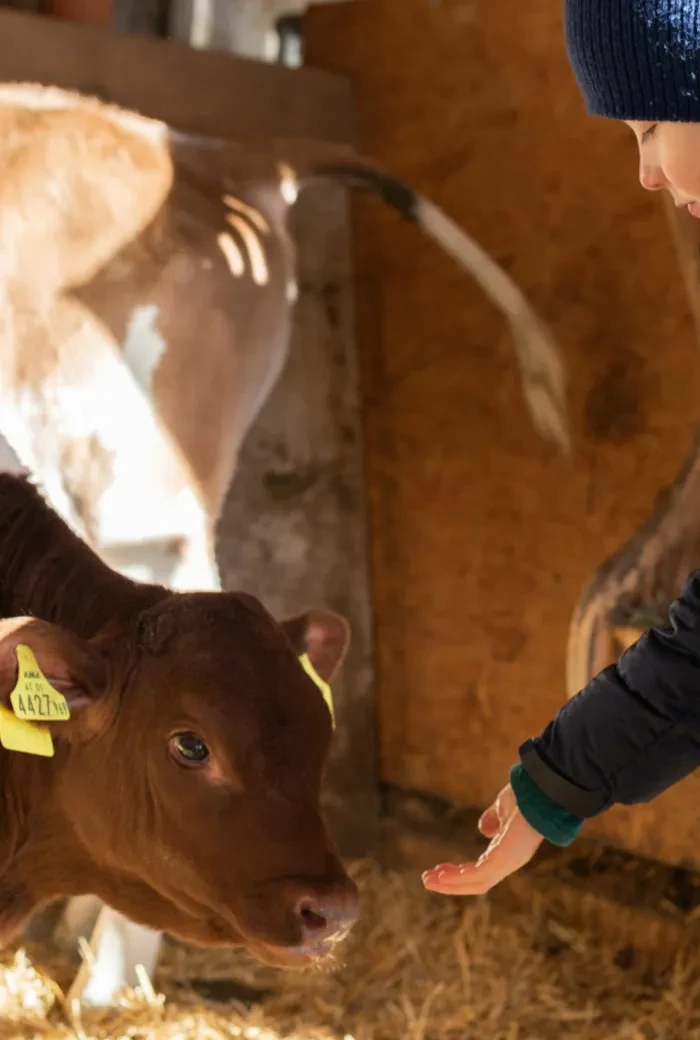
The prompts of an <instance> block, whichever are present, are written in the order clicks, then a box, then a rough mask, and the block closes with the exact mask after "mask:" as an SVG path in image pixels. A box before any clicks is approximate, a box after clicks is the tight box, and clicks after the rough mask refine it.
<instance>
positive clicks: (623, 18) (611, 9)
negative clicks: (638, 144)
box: [564, 0, 700, 123]
mask: <svg viewBox="0 0 700 1040" xmlns="http://www.w3.org/2000/svg"><path fill="white" fill-rule="evenodd" d="M564 5H565V6H564V28H565V33H566V46H567V49H568V51H569V59H570V61H571V65H572V67H573V70H574V74H575V76H576V79H577V80H578V83H579V86H580V88H581V91H582V92H583V96H584V99H585V101H586V107H587V109H588V111H589V112H590V113H591V115H595V116H607V117H608V118H610V119H636V120H640V121H645V122H647V121H655V120H659V121H668V122H676V123H700V0H564Z"/></svg>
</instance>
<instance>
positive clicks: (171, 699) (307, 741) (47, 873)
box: [0, 475, 357, 964]
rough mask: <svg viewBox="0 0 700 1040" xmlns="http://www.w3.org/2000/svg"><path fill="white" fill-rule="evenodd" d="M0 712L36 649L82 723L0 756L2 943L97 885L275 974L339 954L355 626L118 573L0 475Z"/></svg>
mask: <svg viewBox="0 0 700 1040" xmlns="http://www.w3.org/2000/svg"><path fill="white" fill-rule="evenodd" d="M0 575H2V580H1V581H0V617H1V618H3V619H5V620H2V621H0V704H2V705H3V706H4V707H6V708H9V707H10V701H9V696H10V693H11V691H12V690H13V688H14V686H15V683H16V681H17V672H18V669H17V659H16V650H15V648H16V646H17V644H18V643H23V644H27V645H29V646H30V647H31V649H32V650H33V651H34V653H35V655H36V658H37V661H38V663H39V666H40V668H41V670H42V671H43V673H44V675H45V676H46V678H47V679H48V680H49V682H50V683H51V684H52V686H53V687H54V688H56V689H57V690H59V691H60V692H61V693H63V695H64V696H65V697H66V699H67V701H68V704H69V707H70V712H71V718H70V720H69V721H65V720H61V721H57V722H51V723H49V728H50V730H51V732H52V735H53V739H54V742H55V756H54V757H53V758H38V757H34V756H32V755H25V754H22V753H17V752H11V751H6V750H4V749H0V801H1V803H2V804H1V813H2V819H3V830H2V837H0V865H1V866H0V939H2V940H3V941H7V940H8V939H9V938H10V937H11V936H12V935H13V934H14V933H16V932H17V931H18V929H20V928H21V927H22V925H23V924H24V922H25V921H26V920H27V919H28V918H29V916H30V915H31V914H32V913H33V912H34V911H35V910H36V909H37V908H38V907H40V906H41V905H43V904H45V903H46V902H47V901H49V900H52V899H54V898H56V897H60V896H73V895H80V894H82V893H86V892H90V893H95V894H97V895H98V896H99V897H100V898H101V899H102V900H104V901H105V902H106V903H108V904H109V905H111V906H113V907H115V908H116V909H118V910H119V911H121V912H122V913H124V914H125V915H126V916H127V917H129V918H130V919H132V920H135V921H137V922H140V923H142V924H144V925H147V926H149V927H151V928H155V929H160V930H166V931H168V932H171V933H173V934H174V935H177V936H181V937H182V938H184V939H187V940H189V941H192V942H195V943H202V944H227V945H228V944H241V943H242V944H245V945H246V946H248V947H249V948H250V949H251V950H252V951H253V952H254V953H255V954H257V955H258V956H259V957H262V958H264V959H265V960H267V961H270V962H273V963H276V964H298V963H304V962H305V961H308V960H309V959H312V958H314V957H317V956H319V955H322V954H324V953H325V952H327V951H329V950H330V949H331V948H332V947H333V945H334V944H335V943H336V942H338V941H339V940H340V939H341V938H342V937H343V936H344V935H345V934H346V933H347V931H348V929H349V928H350V926H351V925H352V923H353V921H354V918H355V916H356V907H357V900H356V891H355V888H354V885H353V884H352V882H351V881H350V880H349V878H348V876H347V874H346V872H345V870H344V868H343V866H342V864H341V862H340V860H339V858H338V856H337V854H336V851H335V850H334V848H333V846H332V844H331V842H330V839H329V837H328V835H327V832H326V830H325V827H324V824H323V822H322V819H321V814H320V808H319V798H320V786H321V778H322V773H323V768H324V763H325V760H326V755H327V752H328V747H329V742H330V737H331V718H330V713H329V711H328V708H327V706H326V704H325V702H324V700H323V697H322V696H321V694H320V693H319V690H318V688H317V687H316V685H315V684H314V682H312V681H311V680H310V679H309V678H308V676H307V675H306V673H305V671H304V669H303V668H302V667H301V665H300V664H299V661H298V657H299V656H300V655H301V654H302V653H305V652H308V654H309V656H310V658H311V660H312V662H313V664H314V667H315V668H316V670H317V672H318V674H319V675H320V676H321V677H322V678H325V679H326V680H328V681H330V680H331V679H332V678H333V676H334V675H335V674H336V672H337V670H338V668H339V667H340V664H341V662H342V660H343V657H344V655H345V652H346V649H347V645H348V638H349V637H348V628H347V624H346V622H345V621H344V620H343V619H342V618H339V617H338V616H336V615H334V614H329V613H325V612H322V611H317V612H312V613H309V614H306V615H303V616H300V617H297V618H294V619H292V620H289V621H285V622H283V623H282V624H277V623H276V622H275V621H274V620H273V619H272V618H271V617H270V616H269V615H268V614H267V613H266V611H265V610H264V609H263V608H262V607H261V606H260V604H259V603H257V602H256V601H255V600H253V599H252V598H250V597H248V596H245V595H241V594H235V593H216V592H214V593H191V594H188V593H171V592H168V591H166V590H165V589H163V588H160V587H158V586H155V585H143V584H138V583H134V582H131V581H130V580H129V579H127V578H125V577H122V576H121V575H118V574H116V573H115V572H113V571H111V570H110V569H109V568H108V567H107V566H105V565H104V564H103V563H102V562H101V561H100V560H99V559H98V558H97V557H96V556H95V555H94V554H93V552H92V551H91V550H90V549H89V548H88V547H87V546H86V545H85V544H84V543H82V542H81V541H80V540H79V539H78V538H77V537H76V536H75V535H74V534H73V533H72V532H71V531H70V530H69V529H68V527H67V526H66V525H65V524H64V523H63V521H62V520H61V519H60V518H58V517H57V516H56V514H55V513H54V512H53V511H52V510H51V509H50V508H49V507H48V506H47V505H46V504H45V502H44V501H43V499H42V498H41V496H40V495H39V493H38V492H37V491H36V489H35V488H34V487H33V486H32V485H31V484H30V483H28V482H27V481H26V480H25V479H23V478H20V477H16V476H12V475H2V476H0Z"/></svg>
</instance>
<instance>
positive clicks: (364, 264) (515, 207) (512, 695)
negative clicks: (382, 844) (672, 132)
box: [306, 0, 700, 864]
mask: <svg viewBox="0 0 700 1040" xmlns="http://www.w3.org/2000/svg"><path fill="white" fill-rule="evenodd" d="M560 7H561V4H560V0H539V2H538V3H535V4H525V3H522V0H499V2H498V3H493V2H490V3H487V2H484V0H435V2H428V0H401V2H397V0H371V2H370V0H359V2H355V3H350V4H347V5H346V4H341V5H337V6H328V7H325V8H324V7H317V8H313V9H312V10H311V11H310V13H309V15H308V16H307V19H306V31H307V61H308V62H309V63H310V64H312V65H316V66H319V67H322V68H326V69H329V70H332V71H335V72H340V73H342V74H345V75H347V76H349V77H350V79H351V81H352V83H353V85H354V88H355V92H356V100H357V110H358V127H359V134H358V139H359V144H360V146H361V147H362V149H363V150H364V151H365V152H366V153H368V154H371V155H373V156H375V157H376V158H378V159H379V160H381V161H382V162H383V163H384V164H385V165H386V166H387V167H389V168H390V169H391V170H392V171H394V172H395V173H397V174H399V175H401V176H402V177H404V178H405V179H407V180H408V181H409V182H410V183H411V184H413V185H414V186H416V187H418V188H420V189H421V190H422V191H424V192H425V193H426V194H428V195H430V196H431V197H432V198H433V200H434V201H436V202H438V203H440V204H441V205H442V206H444V207H445V209H447V210H448V211H449V212H450V214H452V215H453V216H454V217H455V218H456V219H457V220H458V221H460V222H461V223H462V224H463V226H465V227H466V228H467V229H468V230H469V231H470V232H471V233H473V234H474V236H475V237H476V238H477V240H478V241H480V242H481V243H482V244H483V245H484V246H485V247H486V248H488V249H489V250H490V251H491V252H492V254H493V255H494V256H495V257H496V258H497V259H498V260H499V261H500V262H501V263H502V264H503V265H504V266H505V267H506V268H507V269H508V270H509V271H510V272H511V273H512V274H513V275H514V276H515V278H516V279H517V280H518V281H519V283H520V284H521V285H522V287H523V288H524V289H525V290H526V292H527V293H528V294H529V295H530V297H531V299H532V300H533V302H534V303H535V304H536V306H537V307H538V308H539V309H540V312H541V313H542V315H544V316H545V317H546V318H547V319H548V320H549V322H550V323H551V324H552V326H553V328H554V330H555V332H556V334H557V336H558V337H559V338H560V340H561V342H562V344H563V345H564V348H565V351H566V356H567V358H568V362H569V365H570V370H571V377H572V390H571V401H572V407H573V411H574V419H575V435H576V452H575V457H574V458H573V460H572V462H571V463H568V464H567V463H565V462H564V461H562V459H561V458H560V457H558V456H557V455H556V454H555V453H554V451H553V450H552V449H550V448H549V447H548V446H547V445H545V444H544V443H543V442H542V441H541V440H539V439H538V437H537V435H536V434H535V433H534V431H533V429H532V427H531V425H530V422H529V420H528V417H527V415H526V412H525V408H524V406H523V402H522V399H521V396H520V392H519V387H518V378H517V372H516V367H515V363H514V359H513V354H512V351H511V346H510V342H509V340H508V337H507V334H506V333H505V331H504V327H503V322H502V320H501V319H500V317H499V316H498V315H497V314H496V313H495V312H494V311H493V309H492V308H491V307H490V306H489V305H488V304H487V303H486V302H485V300H484V299H483V298H482V296H481V295H480V293H479V292H478V291H477V290H476V289H475V287H474V286H473V285H472V284H471V282H470V281H469V279H468V278H467V277H466V276H464V275H463V274H462V273H460V271H458V270H456V269H455V267H454V265H453V263H452V262H451V261H450V260H449V259H447V258H445V257H443V256H442V255H441V254H440V253H439V252H438V250H437V249H436V248H435V247H434V246H433V245H432V244H431V243H430V242H427V241H426V240H425V239H423V238H422V237H421V236H420V234H419V233H418V232H417V231H416V230H415V229H414V228H413V227H411V226H405V225H402V224H400V222H399V221H398V219H397V218H395V217H394V215H393V214H391V213H389V212H387V211H386V210H385V209H384V208H382V206H381V205H380V204H378V203H374V202H369V201H368V202H365V201H364V200H362V201H361V202H359V203H358V204H357V205H356V206H355V217H356V220H355V224H356V287H357V308H358V315H357V326H358V328H357V338H358V343H359V347H360V350H361V354H362V367H363V384H364V390H363V393H364V406H365V426H366V442H367V467H368V481H369V496H370V509H371V540H372V566H373V575H374V597H375V611H376V629H377V630H376V638H377V647H378V651H377V652H378V661H377V665H378V676H379V677H378V697H379V714H380V730H381V733H380V753H381V763H382V765H381V768H382V775H383V777H384V779H385V780H387V781H390V782H393V783H397V784H400V785H402V786H405V787H413V788H418V789H421V790H424V791H427V792H432V793H435V794H438V795H442V796H446V797H447V798H449V799H452V800H454V801H456V802H459V803H462V804H468V805H477V806H482V805H485V804H486V803H487V802H488V801H489V800H490V798H491V797H492V796H493V795H494V794H495V792H496V791H497V790H498V789H499V787H500V785H501V784H502V782H503V781H504V780H505V778H506V777H507V770H508V767H509V765H510V764H511V762H512V761H513V760H514V757H515V753H516V749H517V747H518V744H519V743H520V741H522V740H523V739H524V738H526V737H527V736H529V735H531V734H532V733H534V732H536V731H539V729H540V728H541V727H542V726H543V724H544V723H546V722H547V721H548V719H549V717H550V716H551V715H552V713H553V712H554V711H555V710H556V709H557V707H558V706H559V705H560V704H561V702H562V701H563V699H564V653H565V642H566V635H567V627H568V623H569V617H570V612H571V610H572V608H573V605H574V603H575V600H576V598H577V596H578V594H579V591H580V588H581V586H582V584H583V582H584V581H585V580H586V579H587V577H588V576H589V574H590V573H591V571H592V570H593V568H594V567H595V566H596V564H597V563H598V562H599V561H600V560H601V559H602V557H603V556H605V555H606V554H607V553H609V552H611V551H612V550H614V549H615V548H616V547H617V546H618V545H619V544H620V543H621V541H622V540H623V539H625V538H627V537H628V536H629V535H630V534H632V533H633V532H634V530H635V529H636V528H637V527H638V526H639V525H640V524H641V523H642V521H643V520H644V519H645V518H646V517H647V515H648V513H649V512H650V510H651V507H652V505H653V502H654V499H655V497H656V494H657V492H658V491H659V489H660V488H661V487H662V486H663V485H664V484H666V483H667V482H668V481H670V480H671V479H672V477H673V476H674V473H675V471H676V469H677V467H678V466H679V465H680V462H681V460H682V458H683V455H684V453H685V450H686V448H687V447H688V445H689V442H690V438H691V433H692V430H693V428H694V425H695V422H696V419H697V415H698V412H699V411H700V408H699V403H700V381H699V379H698V367H697V363H696V360H697V359H696V353H695V346H694V342H693V328H692V323H691V319H690V313H689V309H688V306H687V303H686V300H685V298H684V295H683V290H682V286H681V280H680V277H679V274H678V272H677V267H676V261H675V256H674V254H673V251H672V245H671V241H670V237H669V234H668V232H667V229H666V225H665V223H664V217H663V212H662V206H661V205H660V204H659V200H658V199H656V198H654V197H651V196H649V195H647V194H646V193H644V192H643V191H642V190H641V189H640V188H639V186H638V184H637V183H636V169H635V166H636V157H635V148H634V143H633V140H632V136H631V134H630V133H629V131H627V130H625V129H624V128H621V127H619V126H616V125H613V124H610V123H607V122H606V121H602V120H595V119H591V118H589V117H587V116H586V115H585V114H584V110H583V105H582V102H581V101H580V99H579V96H578V93H577V90H576V87H575V84H574V82H573V78H572V76H571V73H570V71H569V69H568V65H567V62H566V57H565V53H564V46H563V40H562V33H561V25H560ZM699 796H700V781H698V780H696V779H692V780H690V781H687V782H686V783H685V784H683V785H681V787H680V788H678V789H676V790H675V791H674V792H672V793H671V794H669V795H667V796H666V797H665V798H664V799H662V800H660V801H659V802H658V803H656V804H655V805H654V806H651V807H646V808H642V809H638V810H636V811H634V812H633V813H626V812H624V811H621V810H619V811H618V810H615V811H614V812H613V813H611V814H608V815H607V816H606V817H605V818H603V819H602V820H601V822H600V823H599V824H598V829H599V830H600V831H602V832H603V833H605V834H606V835H607V836H608V837H609V838H610V839H611V840H612V841H613V842H614V843H617V844H621V845H626V846H627V847H630V848H633V849H635V850H637V851H639V852H642V853H646V854H649V855H654V856H658V857H660V858H662V859H667V860H669V861H671V862H680V861H691V862H695V863H696V864H697V863H700V852H696V851H695V849H694V846H696V841H695V836H694V835H695V831H696V826H695V825H696V824H698V823H700V797H699ZM681 811H682V816H681V818H682V820H683V826H682V827H679V825H678V819H679V817H678V815H677V814H678V813H679V812H681Z"/></svg>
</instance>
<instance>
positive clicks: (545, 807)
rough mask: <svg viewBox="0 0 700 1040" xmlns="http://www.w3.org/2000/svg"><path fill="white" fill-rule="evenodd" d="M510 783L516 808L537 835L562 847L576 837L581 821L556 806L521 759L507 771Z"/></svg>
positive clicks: (569, 843)
mask: <svg viewBox="0 0 700 1040" xmlns="http://www.w3.org/2000/svg"><path fill="white" fill-rule="evenodd" d="M510 783H511V787H512V788H513V791H514V793H515V800H516V802H517V804H518V809H520V812H521V813H522V814H523V816H524V817H525V819H526V820H527V822H528V823H529V824H530V826H531V827H532V828H534V830H536V831H537V833H538V834H541V835H542V837H543V838H546V839H547V841H549V842H551V843H552V844H553V845H559V846H560V847H562V848H565V847H566V846H567V845H571V843H572V842H573V841H574V840H575V839H576V838H577V837H578V835H579V833H580V831H581V828H582V827H583V820H582V819H580V817H578V816H574V815H573V813H570V812H568V811H567V810H566V809H562V808H561V807H560V806H558V805H556V804H555V803H554V802H553V801H552V800H551V799H550V798H548V797H547V795H546V794H544V792H543V791H541V790H540V789H539V787H538V786H537V785H536V784H535V782H534V781H533V780H532V778H531V777H530V776H529V774H528V773H527V772H526V770H525V767H524V766H523V764H522V762H519V763H518V764H517V765H515V766H513V768H512V769H511V771H510Z"/></svg>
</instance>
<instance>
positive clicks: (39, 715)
mask: <svg viewBox="0 0 700 1040" xmlns="http://www.w3.org/2000/svg"><path fill="white" fill-rule="evenodd" d="M15 653H16V654H17V664H18V665H19V673H18V676H17V685H16V686H15V688H14V690H13V691H12V693H11V694H10V704H11V705H12V710H13V711H14V713H15V715H16V716H17V718H18V719H24V720H25V721H26V722H67V721H68V719H69V718H70V709H69V707H68V701H67V700H66V698H65V697H64V696H63V694H62V693H59V692H58V690H54V688H53V686H52V685H51V684H50V682H49V680H48V679H47V678H46V676H45V675H44V674H43V673H42V671H41V668H40V667H39V663H38V661H37V659H36V657H35V656H34V654H33V652H32V651H31V650H30V648H29V647H28V646H24V645H23V644H22V643H20V644H19V645H18V646H16V647H15Z"/></svg>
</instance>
